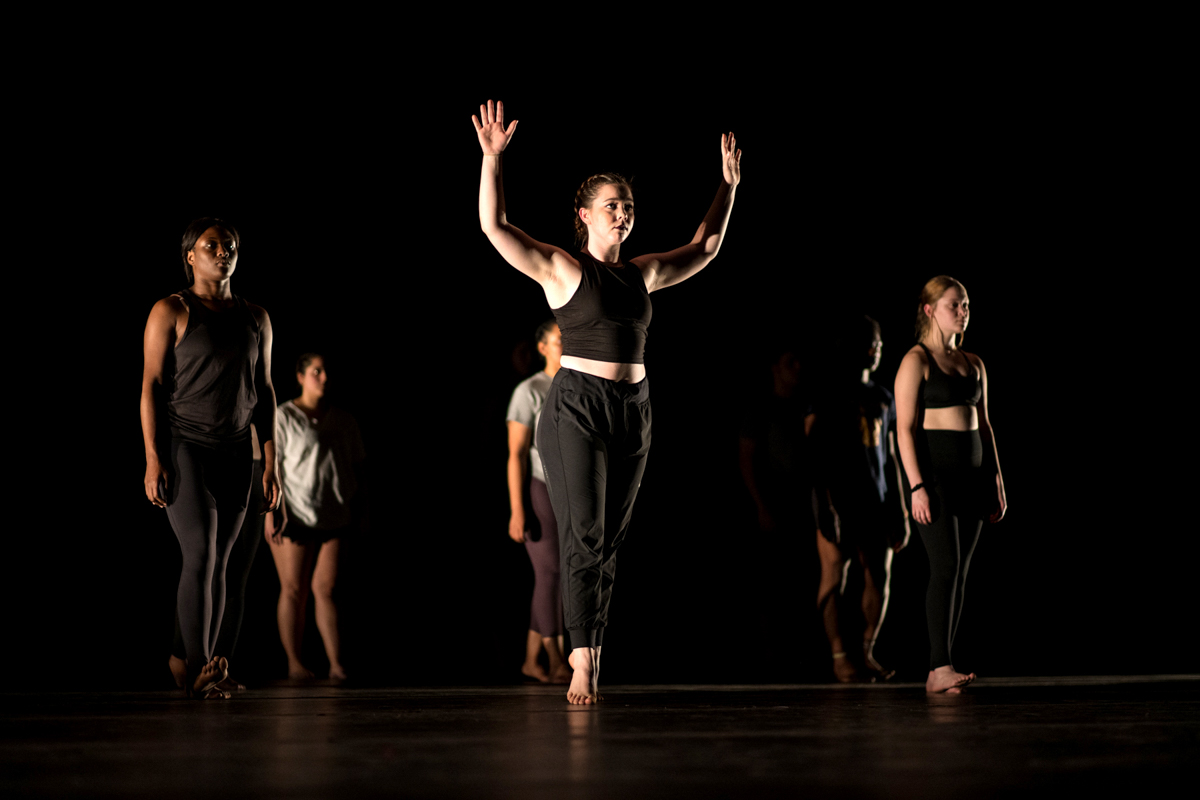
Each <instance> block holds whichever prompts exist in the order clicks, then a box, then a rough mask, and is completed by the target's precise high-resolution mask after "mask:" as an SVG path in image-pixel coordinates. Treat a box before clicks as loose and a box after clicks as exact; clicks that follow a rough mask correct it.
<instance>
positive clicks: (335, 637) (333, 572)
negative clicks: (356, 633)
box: [312, 539, 346, 681]
mask: <svg viewBox="0 0 1200 800" xmlns="http://www.w3.org/2000/svg"><path fill="white" fill-rule="evenodd" d="M340 553H341V542H340V540H338V539H330V540H329V541H328V542H325V543H324V544H322V545H321V549H320V550H319V551H318V553H317V565H316V567H315V568H314V569H313V578H312V590H313V601H314V602H315V603H316V609H315V611H316V617H317V630H318V631H319V632H320V633H321V640H322V641H323V642H324V643H325V655H326V657H327V658H328V659H329V677H330V678H332V679H334V680H335V681H344V680H346V670H345V669H344V668H343V667H342V638H341V634H340V633H339V632H338V613H337V604H336V603H335V602H334V599H333V594H334V590H335V589H336V588H337V573H338V563H339V561H340Z"/></svg>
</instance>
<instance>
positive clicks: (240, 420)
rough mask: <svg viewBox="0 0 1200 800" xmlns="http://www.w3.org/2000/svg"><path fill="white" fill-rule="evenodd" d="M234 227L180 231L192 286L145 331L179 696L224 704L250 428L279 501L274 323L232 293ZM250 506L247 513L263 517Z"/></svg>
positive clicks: (146, 436)
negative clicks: (179, 659)
mask: <svg viewBox="0 0 1200 800" xmlns="http://www.w3.org/2000/svg"><path fill="white" fill-rule="evenodd" d="M239 244H240V242H239V237H238V233H237V230H236V229H235V228H234V227H233V226H232V225H229V224H228V223H225V222H223V221H221V220H219V219H215V218H211V217H205V218H202V219H198V220H194V221H193V222H192V223H191V224H190V225H188V228H187V230H186V231H184V234H183V242H182V256H183V265H184V271H185V272H186V274H187V277H188V280H189V281H191V284H192V285H191V286H190V287H189V288H188V289H186V290H184V291H182V292H179V293H177V294H173V295H171V296H170V297H166V298H163V299H162V300H159V301H158V302H157V303H155V304H154V308H153V309H152V310H151V311H150V318H149V320H147V322H146V334H145V341H144V351H145V364H144V368H143V371H142V436H143V440H144V444H145V447H146V476H145V481H144V483H145V491H146V498H147V499H148V500H149V501H150V502H151V503H153V504H154V505H156V506H158V507H159V508H163V509H166V511H167V517H168V518H169V519H170V521H171V527H172V528H173V529H174V530H175V535H176V537H177V538H178V539H179V547H180V550H182V552H183V570H182V572H181V574H180V578H179V592H178V595H177V597H176V611H177V613H178V615H179V627H180V630H181V632H182V634H183V640H184V649H185V650H186V653H187V659H186V670H187V674H186V679H185V681H184V690H185V691H186V692H187V693H188V694H189V695H190V694H193V693H195V694H198V695H200V696H201V697H205V698H208V697H227V696H228V695H227V694H226V692H225V691H224V690H223V689H221V688H218V684H220V682H221V681H222V680H223V679H224V678H226V677H228V662H227V660H226V658H225V657H224V656H225V654H223V653H217V652H215V648H216V646H217V633H218V631H219V630H220V629H221V618H222V614H223V613H224V607H225V566H226V563H227V562H228V560H229V554H230V551H231V550H232V549H233V545H234V542H235V541H236V539H237V535H238V531H239V529H240V528H241V526H242V520H243V518H244V517H245V515H246V513H247V504H248V500H249V495H250V481H251V480H252V476H253V474H254V468H253V464H252V449H251V442H250V423H251V422H254V423H255V429H256V430H257V432H258V437H259V441H260V442H261V446H262V454H263V471H262V486H263V497H264V502H265V503H266V504H268V505H269V506H270V508H271V509H272V510H273V509H274V508H275V507H276V506H278V504H279V495H280V490H279V482H278V481H277V480H276V478H275V442H274V441H273V440H274V438H275V391H274V389H273V388H272V387H271V320H270V318H269V317H268V316H267V312H266V311H265V310H263V309H262V308H260V307H259V306H256V305H253V304H251V303H247V302H246V301H245V300H243V299H242V298H240V297H237V296H235V295H234V294H233V292H232V291H231V289H230V278H231V277H232V275H233V271H234V269H236V267H237V259H238V249H239ZM259 511H260V510H259V509H257V508H255V509H251V510H250V513H255V514H257V513H259Z"/></svg>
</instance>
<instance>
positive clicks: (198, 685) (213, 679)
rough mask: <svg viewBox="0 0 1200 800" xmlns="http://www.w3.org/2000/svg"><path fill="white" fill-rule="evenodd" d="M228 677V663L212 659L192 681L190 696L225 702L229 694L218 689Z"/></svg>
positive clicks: (222, 659)
mask: <svg viewBox="0 0 1200 800" xmlns="http://www.w3.org/2000/svg"><path fill="white" fill-rule="evenodd" d="M228 677H229V662H228V661H226V660H225V659H224V658H214V659H213V660H212V661H209V662H208V663H207V664H205V665H204V666H203V667H201V668H200V673H199V674H198V675H196V678H195V680H193V681H192V692H191V694H192V696H193V697H199V698H200V699H202V700H227V699H229V696H230V695H229V693H228V692H226V691H224V690H223V689H221V688H220V686H219V684H220V683H221V681H223V680H225V679H226V678H228Z"/></svg>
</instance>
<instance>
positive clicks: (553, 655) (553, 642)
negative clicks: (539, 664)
mask: <svg viewBox="0 0 1200 800" xmlns="http://www.w3.org/2000/svg"><path fill="white" fill-rule="evenodd" d="M561 641H562V637H561V636H543V637H542V647H544V648H546V657H547V658H548V659H549V660H550V682H551V683H564V684H565V683H570V682H571V668H570V667H568V666H567V660H566V659H565V658H563V654H562V647H561V645H560V644H559V642H561Z"/></svg>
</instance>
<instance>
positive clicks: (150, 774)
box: [0, 675, 1200, 800]
mask: <svg viewBox="0 0 1200 800" xmlns="http://www.w3.org/2000/svg"><path fill="white" fill-rule="evenodd" d="M922 689H923V687H922V686H920V685H917V684H900V685H879V686H836V685H813V686H797V685H790V686H611V687H605V689H604V693H605V697H606V703H605V704H603V705H602V706H600V707H598V708H587V707H578V706H569V705H567V704H566V703H565V702H564V701H563V692H562V690H561V689H560V688H557V687H556V688H550V687H544V686H540V685H536V686H525V687H520V686H518V687H511V686H509V687H497V688H486V687H483V688H480V687H475V688H406V689H346V688H334V687H322V686H315V687H287V686H276V687H271V688H265V689H258V690H250V691H247V692H244V693H242V694H240V695H238V696H236V697H235V698H234V699H232V700H229V701H220V702H218V701H210V702H207V703H200V702H188V701H185V700H183V699H180V698H178V697H176V696H175V695H173V694H168V693H161V692H151V693H116V692H113V693H101V692H94V693H54V694H21V693H9V694H6V695H3V696H0V701H2V702H3V703H4V724H3V731H4V733H3V737H2V738H0V770H2V772H0V794H3V796H5V797H17V796H27V795H34V794H36V795H45V796H53V797H156V798H166V799H167V800H179V798H184V797H205V798H208V800H225V799H226V798H232V797H251V796H253V797H287V798H292V797H332V796H335V795H344V796H347V797H362V796H389V797H406V796H412V797H475V798H484V797H512V798H523V799H529V798H541V797H545V798H555V799H556V800H562V798H567V797H569V798H571V800H578V798H619V799H620V800H629V798H632V797H643V796H653V797H686V798H706V797H768V796H800V795H801V794H802V793H803V794H811V793H816V794H817V795H818V796H824V795H829V794H833V793H835V792H836V793H840V794H841V795H842V796H846V797H857V796H864V795H865V796H881V797H882V796H887V797H922V798H929V797H978V796H991V795H1009V794H1012V793H1014V792H1015V791H1018V790H1021V791H1024V790H1028V789H1031V788H1050V787H1053V786H1058V787H1067V786H1069V787H1070V788H1071V790H1072V793H1076V792H1078V791H1080V790H1084V789H1088V788H1101V787H1103V788H1105V789H1107V790H1109V791H1113V790H1120V789H1123V788H1132V787H1134V786H1136V787H1138V789H1139V794H1142V793H1145V792H1146V791H1148V790H1150V789H1151V788H1152V787H1154V786H1166V785H1168V784H1170V783H1172V782H1174V781H1179V780H1182V779H1183V778H1184V777H1185V775H1186V773H1187V772H1188V771H1189V770H1190V769H1191V768H1194V766H1195V764H1196V763H1197V757H1198V756H1200V753H1198V752H1197V742H1198V741H1200V676H1178V675H1177V676H1149V677H1145V676H1143V677H1074V678H1072V677H1068V678H1010V679H991V680H986V679H985V680H981V681H979V682H978V683H977V684H976V686H975V687H974V688H973V689H972V690H971V691H969V692H968V693H965V694H963V695H962V696H960V697H944V696H943V697H937V698H927V697H926V695H925V694H924V692H923V690H922ZM1185 785H1186V784H1185Z"/></svg>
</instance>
